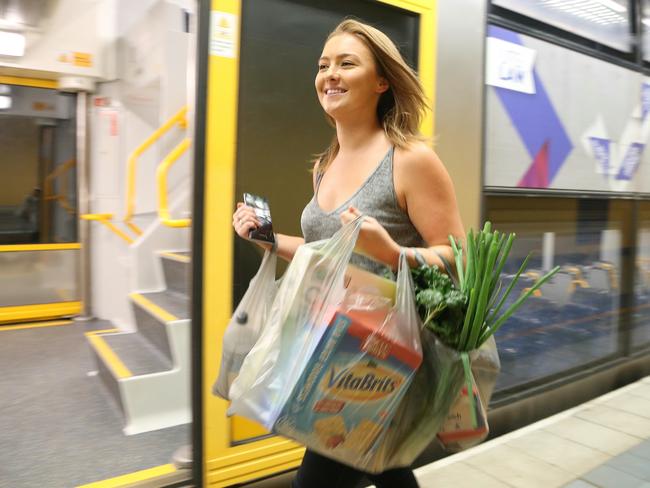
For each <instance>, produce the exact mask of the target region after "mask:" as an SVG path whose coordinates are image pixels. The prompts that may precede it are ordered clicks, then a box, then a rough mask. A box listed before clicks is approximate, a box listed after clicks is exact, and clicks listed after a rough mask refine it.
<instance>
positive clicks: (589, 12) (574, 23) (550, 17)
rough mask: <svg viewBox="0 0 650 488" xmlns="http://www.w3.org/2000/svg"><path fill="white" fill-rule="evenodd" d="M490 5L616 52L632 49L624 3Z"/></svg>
mask: <svg viewBox="0 0 650 488" xmlns="http://www.w3.org/2000/svg"><path fill="white" fill-rule="evenodd" d="M492 4H493V5H495V6H498V7H503V8H506V9H508V10H510V11H512V12H516V13H518V14H522V15H525V16H527V17H530V18H532V19H535V20H538V21H541V22H544V23H546V24H549V25H552V26H554V27H558V28H560V29H563V30H565V31H567V32H570V33H575V34H578V35H580V36H582V37H585V38H587V39H590V40H592V41H596V42H598V43H600V44H604V45H606V46H609V47H612V48H614V49H618V50H619V51H623V52H631V50H632V46H633V42H632V37H631V32H632V30H631V24H630V11H629V9H630V2H629V1H628V0H492Z"/></svg>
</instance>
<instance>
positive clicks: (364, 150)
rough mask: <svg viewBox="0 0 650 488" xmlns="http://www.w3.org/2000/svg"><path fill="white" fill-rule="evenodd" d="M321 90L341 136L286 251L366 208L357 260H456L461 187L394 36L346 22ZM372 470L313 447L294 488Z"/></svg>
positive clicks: (402, 482) (396, 477)
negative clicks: (452, 241)
mask: <svg viewBox="0 0 650 488" xmlns="http://www.w3.org/2000/svg"><path fill="white" fill-rule="evenodd" d="M315 86H316V93H317V95H318V99H319V101H320V104H321V106H322V107H323V110H324V111H325V114H326V117H327V119H328V120H329V121H330V123H331V125H332V126H333V127H334V128H335V129H336V134H335V137H334V138H333V141H332V143H331V145H330V147H329V148H328V149H327V150H326V151H324V152H323V153H322V154H320V155H319V156H318V157H317V159H316V161H315V164H314V174H313V185H314V197H313V198H312V200H311V201H310V202H309V203H308V204H307V206H306V207H305V209H304V211H303V213H302V218H301V224H302V230H303V236H304V237H296V236H289V235H284V234H276V246H277V252H278V255H280V256H281V257H283V258H285V259H288V260H290V259H291V258H292V257H293V255H294V254H295V252H296V249H297V248H298V246H300V245H301V244H303V243H305V242H311V241H316V240H320V239H325V238H329V237H331V236H332V235H333V234H334V233H335V232H336V231H337V230H338V229H339V228H340V227H341V225H342V224H346V223H348V222H350V221H352V220H354V219H355V218H356V217H357V216H359V215H361V214H362V213H363V214H364V215H366V219H365V221H364V222H363V224H362V227H361V231H360V234H359V239H358V241H357V247H356V251H357V252H359V253H361V254H364V255H366V256H368V257H370V258H372V260H370V259H364V258H354V259H357V264H359V265H361V266H364V267H366V268H369V269H371V270H375V271H378V270H379V268H381V265H380V264H378V263H383V264H384V265H386V266H389V267H390V268H392V269H397V266H398V262H399V256H400V251H401V249H402V248H407V256H408V258H409V263H410V264H412V265H414V266H415V265H416V264H417V261H416V254H417V253H419V254H420V255H421V256H422V257H423V258H424V259H425V260H426V261H427V263H429V264H432V265H437V266H441V267H442V266H443V264H442V262H441V259H440V256H443V257H445V258H446V259H447V261H448V262H451V263H453V262H454V260H453V251H452V249H451V247H450V245H449V241H448V236H449V235H450V234H452V235H454V236H457V237H460V238H463V239H464V231H463V225H462V222H461V219H460V215H459V212H458V208H457V205H456V197H455V193H454V188H453V185H452V183H451V179H450V178H449V175H448V174H447V171H446V170H445V168H444V166H443V164H442V163H441V161H440V160H439V159H438V157H437V156H436V154H435V153H434V152H433V150H432V149H430V148H429V147H428V146H427V145H426V144H425V143H424V138H423V137H422V136H420V135H419V132H418V127H419V125H420V121H421V119H422V116H423V114H424V111H425V110H426V109H427V105H426V103H427V102H426V99H425V96H424V93H423V90H422V86H421V85H420V82H419V80H418V78H417V76H416V75H415V73H414V72H413V71H412V70H411V69H410V68H409V67H408V65H407V64H406V62H405V61H404V60H403V58H402V57H401V55H400V54H399V51H398V50H397V48H396V47H395V45H394V44H393V42H392V41H391V40H390V39H389V38H388V37H387V36H386V35H385V34H383V33H382V32H381V31H379V30H377V29H375V28H373V27H370V26H368V25H365V24H362V23H360V22H357V21H355V20H345V21H343V22H342V23H341V24H339V25H338V26H337V27H336V29H334V31H333V32H332V33H331V34H330V35H329V37H328V38H327V41H326V43H325V46H324V48H323V52H322V55H321V57H320V59H319V61H318V73H317V74H316V81H315ZM258 225H260V223H259V222H258V221H257V219H256V218H255V213H254V211H253V209H251V208H250V207H247V206H245V205H244V204H242V203H238V204H237V210H236V211H235V213H234V215H233V226H234V228H235V231H236V232H237V234H238V235H239V236H240V237H242V238H244V239H248V233H249V231H250V230H252V229H254V228H256V227H257V226H258ZM373 260H374V261H373ZM377 262H378V263H377ZM364 474H365V473H362V472H360V471H357V470H355V469H352V468H350V467H348V466H345V465H343V464H340V463H338V462H336V461H332V460H330V459H328V458H325V457H323V456H320V455H318V454H316V453H313V452H311V451H309V450H308V451H307V452H306V453H305V457H304V459H303V463H302V465H301V467H300V469H299V471H298V474H297V477H296V480H295V481H294V485H293V486H294V487H295V488H318V487H321V486H322V487H327V488H343V487H354V486H356V485H357V484H358V482H359V481H360V480H361V479H362V478H363V476H364ZM367 476H368V478H370V480H371V481H372V482H374V483H375V485H376V486H377V487H378V488H388V487H396V486H399V487H404V488H407V487H411V486H413V487H416V486H417V482H416V480H415V477H414V476H413V472H412V471H411V470H410V469H408V468H402V469H393V470H389V471H386V472H384V473H380V474H375V475H371V474H367Z"/></svg>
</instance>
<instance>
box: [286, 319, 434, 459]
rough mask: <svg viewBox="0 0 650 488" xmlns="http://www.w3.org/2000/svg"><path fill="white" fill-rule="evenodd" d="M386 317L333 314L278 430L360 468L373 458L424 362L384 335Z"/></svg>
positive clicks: (420, 356) (417, 353) (295, 388)
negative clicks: (382, 331)
mask: <svg viewBox="0 0 650 488" xmlns="http://www.w3.org/2000/svg"><path fill="white" fill-rule="evenodd" d="M385 319H386V315H385V314H384V315H383V317H378V316H377V314H374V315H373V314H365V313H363V312H346V313H341V312H337V313H336V315H334V318H333V319H332V321H331V323H330V325H329V327H328V328H327V331H326V332H325V334H324V335H323V337H322V339H321V341H320V343H319V344H318V347H317V348H316V350H315V352H314V354H313V356H312V359H311V360H310V363H309V364H308V366H307V368H305V370H304V372H303V374H302V375H301V377H300V379H299V381H298V382H297V383H296V386H295V387H294V389H293V391H292V393H291V395H290V397H289V400H288V401H287V402H286V403H285V406H284V408H283V410H282V412H281V414H280V416H279V417H278V420H277V422H276V423H275V426H274V431H276V432H277V433H279V434H282V435H285V436H287V437H291V438H293V439H295V440H297V441H298V442H301V443H302V444H305V445H306V446H307V447H309V448H310V449H313V450H315V451H317V452H320V453H322V454H324V455H326V456H328V457H332V458H335V459H338V460H340V461H342V462H344V463H347V464H351V465H353V466H356V467H361V466H363V464H364V463H365V462H367V461H368V460H370V459H372V454H373V452H374V451H375V450H376V448H377V447H378V446H379V445H380V444H381V441H382V438H383V436H384V434H385V433H386V430H387V429H388V426H389V423H390V421H391V419H392V417H393V415H394V413H395V410H396V408H397V406H398V404H399V401H400V400H401V398H402V396H403V395H404V393H405V392H406V389H407V388H408V385H409V383H410V381H411V379H412V377H413V373H414V372H415V370H416V369H417V368H418V366H419V365H420V363H421V362H422V355H421V353H420V352H418V351H413V350H410V349H408V348H407V347H405V346H404V345H402V344H400V343H397V342H395V341H393V340H391V339H389V338H388V337H387V336H386V335H384V334H382V333H381V329H380V327H381V326H382V324H383V323H384V320H385Z"/></svg>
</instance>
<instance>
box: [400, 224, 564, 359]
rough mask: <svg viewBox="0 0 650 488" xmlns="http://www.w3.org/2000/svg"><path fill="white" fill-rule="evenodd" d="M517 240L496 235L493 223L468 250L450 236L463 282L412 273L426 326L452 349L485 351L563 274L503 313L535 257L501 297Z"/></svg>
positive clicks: (426, 271) (427, 271)
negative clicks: (503, 277) (520, 311)
mask: <svg viewBox="0 0 650 488" xmlns="http://www.w3.org/2000/svg"><path fill="white" fill-rule="evenodd" d="M514 240H515V234H509V235H508V236H507V237H506V235H505V234H503V233H500V232H499V231H492V224H491V223H490V222H486V223H485V225H484V227H483V229H482V230H480V231H479V232H476V233H474V231H473V230H470V232H469V234H468V236H467V246H466V248H463V245H462V242H461V241H460V240H456V239H454V237H453V236H449V241H450V243H451V247H452V249H453V252H454V261H455V264H456V272H457V274H458V279H457V280H454V277H453V276H452V277H451V278H450V277H449V276H447V275H446V274H444V273H442V272H441V271H440V270H438V268H437V267H436V266H421V267H419V268H417V269H413V270H411V273H412V276H413V281H414V284H415V301H416V304H417V307H418V313H419V315H420V318H421V319H422V323H423V325H424V326H425V327H427V328H429V329H430V330H431V331H433V332H434V333H435V334H436V335H437V336H438V337H439V338H440V340H441V341H442V342H443V343H444V344H446V345H447V346H449V347H451V348H453V349H455V350H457V351H461V352H466V351H471V350H473V349H477V348H479V347H480V346H481V344H483V343H484V342H485V341H486V340H487V339H488V338H489V337H490V336H491V335H492V334H494V333H495V332H496V331H497V330H498V329H499V327H501V325H503V323H504V322H505V321H506V320H508V318H510V316H512V314H513V313H514V312H515V311H516V310H517V309H518V308H519V307H520V306H521V305H522V304H523V303H524V302H525V301H526V300H527V299H528V297H530V296H531V295H532V294H533V293H534V292H535V291H536V290H537V289H539V287H541V286H542V285H543V284H544V283H546V282H547V281H548V280H549V279H550V278H551V277H552V276H553V275H554V274H555V273H557V271H558V270H559V269H560V267H559V266H556V267H555V268H553V269H552V270H550V271H549V272H548V273H546V274H545V275H544V276H542V277H541V278H540V279H538V280H537V281H536V282H535V283H534V284H533V285H532V286H531V287H530V288H528V289H527V291H526V292H525V293H524V294H522V295H521V296H520V297H518V298H517V300H515V301H514V303H512V304H511V305H510V306H509V307H508V308H507V309H506V310H505V311H504V312H503V313H501V314H500V312H501V309H502V308H503V306H504V304H505V303H506V300H507V298H508V296H509V295H510V293H511V292H512V290H513V288H514V286H515V284H516V283H517V280H518V279H519V277H520V276H521V274H522V272H523V271H524V270H525V269H526V266H527V265H528V259H529V258H530V255H528V256H527V257H526V259H524V262H523V263H522V265H521V267H520V268H519V270H518V271H517V274H516V275H515V276H514V278H513V279H512V281H511V282H510V285H509V286H508V287H507V288H506V290H505V291H504V292H503V293H501V288H502V285H501V272H502V271H503V267H504V266H505V264H506V262H507V259H508V255H509V254H510V250H511V248H512V244H513V242H514Z"/></svg>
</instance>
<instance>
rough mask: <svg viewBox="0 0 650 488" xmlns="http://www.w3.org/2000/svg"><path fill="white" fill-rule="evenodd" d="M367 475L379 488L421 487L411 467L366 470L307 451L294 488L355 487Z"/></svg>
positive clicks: (293, 485)
mask: <svg viewBox="0 0 650 488" xmlns="http://www.w3.org/2000/svg"><path fill="white" fill-rule="evenodd" d="M364 476H365V477H367V478H368V479H369V480H370V481H371V482H372V483H374V485H375V486H376V487H377V488H419V487H418V482H417V481H416V480H415V475H414V474H413V471H412V470H411V469H410V468H397V469H389V470H387V471H384V472H383V473H378V474H371V473H364V472H363V471H359V470H357V469H354V468H351V467H349V466H346V465H345V464H341V463H339V462H336V461H333V460H331V459H329V458H326V457H324V456H321V455H320V454H316V453H315V452H312V451H310V450H307V451H305V457H304V458H303V459H302V464H301V465H300V468H299V469H298V474H297V475H296V477H295V479H294V480H293V484H292V485H291V486H292V488H355V487H357V486H358V485H359V483H360V482H361V480H362V479H363V478H364Z"/></svg>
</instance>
